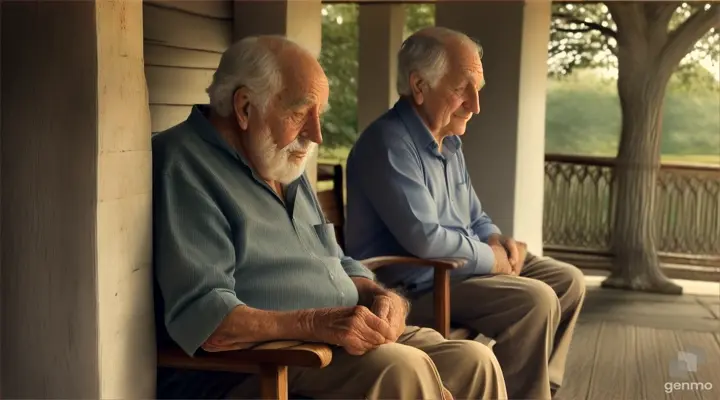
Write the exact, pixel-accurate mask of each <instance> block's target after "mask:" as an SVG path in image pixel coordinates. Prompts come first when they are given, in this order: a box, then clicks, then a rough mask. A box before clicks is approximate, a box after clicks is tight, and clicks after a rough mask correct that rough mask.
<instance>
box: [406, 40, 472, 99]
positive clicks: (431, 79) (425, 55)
mask: <svg viewBox="0 0 720 400" xmlns="http://www.w3.org/2000/svg"><path fill="white" fill-rule="evenodd" d="M451 38H456V39H460V40H461V41H462V42H464V43H465V44H467V45H470V46H472V47H474V48H476V49H477V51H478V54H480V58H482V53H483V49H482V46H480V44H479V43H477V42H476V41H474V40H473V39H471V38H470V37H468V36H467V35H465V34H464V33H462V32H458V31H454V30H452V29H448V28H443V27H439V26H436V27H433V28H426V29H423V30H420V31H418V32H415V33H413V34H412V35H410V36H409V37H408V38H407V39H405V41H404V42H403V44H402V46H401V47H400V51H399V52H398V73H397V83H396V88H397V92H398V95H400V96H410V95H412V88H411V87H410V75H411V74H412V73H413V72H417V73H418V74H420V76H421V77H422V79H424V80H426V81H427V82H428V83H429V84H430V86H431V87H432V86H435V85H436V84H437V83H438V81H439V80H440V79H441V78H442V77H443V76H444V75H445V73H446V72H447V52H446V43H447V40H448V39H451Z"/></svg>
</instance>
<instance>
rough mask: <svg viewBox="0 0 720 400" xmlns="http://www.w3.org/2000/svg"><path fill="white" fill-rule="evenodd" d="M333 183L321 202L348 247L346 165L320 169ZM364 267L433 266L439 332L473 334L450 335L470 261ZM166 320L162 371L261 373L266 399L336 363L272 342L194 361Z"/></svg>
mask: <svg viewBox="0 0 720 400" xmlns="http://www.w3.org/2000/svg"><path fill="white" fill-rule="evenodd" d="M328 180H330V181H332V182H333V189H331V190H325V191H321V192H319V193H318V198H319V200H320V204H321V206H322V208H323V211H324V212H325V214H326V218H328V220H330V222H332V223H333V224H335V230H336V233H337V239H338V241H339V244H340V246H341V247H343V248H344V244H345V241H344V229H343V228H344V225H345V208H344V200H343V198H344V196H343V174H342V166H340V165H322V164H321V165H319V166H318V181H319V182H321V181H322V182H326V181H328ZM360 262H362V263H363V264H364V265H365V266H366V267H367V268H368V269H370V270H371V271H375V270H377V269H378V268H382V267H385V266H389V265H394V264H408V265H413V266H429V267H433V268H434V269H435V275H434V279H435V282H434V283H435V289H434V296H435V300H434V312H435V324H434V328H435V329H436V330H437V331H438V332H440V333H441V334H442V335H443V336H444V337H447V338H467V337H468V336H469V334H470V332H469V331H468V330H466V329H455V330H453V331H451V330H450V271H451V270H453V269H455V268H460V267H462V266H463V265H465V263H466V261H465V260H462V259H447V260H424V259H420V258H415V257H404V256H384V257H374V258H370V259H367V260H361V261H360ZM159 293H160V292H159V290H158V289H157V287H156V288H155V295H156V298H155V301H156V304H161V303H160V302H159V300H160V299H159V297H158V296H159ZM162 315H163V313H162V310H157V311H156V329H157V330H158V339H157V347H158V349H157V351H158V356H157V364H158V367H166V368H177V369H189V370H201V371H223V372H236V373H255V374H259V375H260V389H261V397H262V398H263V399H278V400H287V399H288V396H289V393H288V380H287V373H288V367H306V368H324V367H326V366H327V365H329V364H330V362H331V361H332V350H331V349H330V347H329V346H328V345H325V344H320V343H299V342H270V343H265V344H262V345H259V346H255V347H253V348H252V349H249V350H235V351H225V352H217V353H208V352H204V351H198V354H196V355H195V356H194V357H190V356H188V355H187V354H185V352H184V351H183V350H182V349H181V348H180V347H179V346H178V345H177V344H175V343H174V342H173V341H172V340H171V339H170V338H169V337H168V335H167V333H166V331H165V329H164V323H163V321H162Z"/></svg>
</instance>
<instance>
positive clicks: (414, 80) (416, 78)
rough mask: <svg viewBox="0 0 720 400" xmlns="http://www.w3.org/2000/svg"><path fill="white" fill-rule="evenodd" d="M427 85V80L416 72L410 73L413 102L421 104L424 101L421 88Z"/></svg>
mask: <svg viewBox="0 0 720 400" xmlns="http://www.w3.org/2000/svg"><path fill="white" fill-rule="evenodd" d="M426 86H427V82H426V81H425V80H424V79H423V78H422V77H421V76H420V74H418V73H417V72H412V73H411V74H410V91H411V92H412V97H413V100H415V104H418V105H420V104H422V103H423V102H424V101H425V93H424V92H423V90H424V89H425V87H426Z"/></svg>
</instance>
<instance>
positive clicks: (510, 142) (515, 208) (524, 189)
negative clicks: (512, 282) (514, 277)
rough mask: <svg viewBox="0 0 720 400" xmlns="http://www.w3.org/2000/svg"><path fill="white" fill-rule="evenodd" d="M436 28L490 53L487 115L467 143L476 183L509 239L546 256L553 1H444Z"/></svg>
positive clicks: (484, 99)
mask: <svg viewBox="0 0 720 400" xmlns="http://www.w3.org/2000/svg"><path fill="white" fill-rule="evenodd" d="M435 23H436V25H437V26H443V27H447V28H451V29H456V30H459V31H462V32H464V33H466V34H468V35H469V36H471V37H473V38H475V39H478V40H479V41H480V43H481V44H482V46H483V48H484V57H483V66H484V69H485V79H486V81H487V85H486V87H485V89H483V91H482V92H481V94H480V108H481V112H480V115H478V116H475V117H474V118H473V119H472V120H471V121H470V124H469V125H468V129H467V132H466V133H465V136H463V150H464V153H465V158H466V160H467V163H468V169H469V172H470V177H471V179H472V183H473V186H474V187H475V190H476V191H477V193H478V196H479V197H480V200H481V201H482V203H483V205H484V207H485V208H486V210H487V212H488V213H489V214H490V216H491V217H492V218H493V219H494V221H495V222H496V223H497V224H498V225H499V226H500V228H501V229H502V230H503V232H504V233H506V234H509V235H512V236H514V237H516V238H518V239H519V240H522V241H525V242H527V243H528V248H529V249H530V251H532V252H533V253H536V254H541V252H542V215H543V196H544V192H543V184H544V157H545V99H546V83H547V43H548V40H549V35H550V1H549V0H532V1H525V2H522V1H504V2H497V1H496V2H466V1H447V2H446V1H443V2H438V3H436V16H435Z"/></svg>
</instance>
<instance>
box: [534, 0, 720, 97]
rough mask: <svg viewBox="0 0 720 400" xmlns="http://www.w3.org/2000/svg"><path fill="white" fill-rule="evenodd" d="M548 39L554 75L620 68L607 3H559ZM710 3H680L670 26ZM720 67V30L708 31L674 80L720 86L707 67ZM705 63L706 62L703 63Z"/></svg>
mask: <svg viewBox="0 0 720 400" xmlns="http://www.w3.org/2000/svg"><path fill="white" fill-rule="evenodd" d="M552 7H553V8H552V25H551V28H550V42H549V43H548V69H549V73H550V75H552V76H556V77H559V76H565V75H567V74H570V73H572V71H573V70H576V69H585V68H603V69H610V70H615V69H616V68H617V56H616V54H617V41H616V40H615V38H614V32H615V31H616V30H617V26H616V24H615V21H614V20H613V18H612V16H611V14H610V13H609V12H608V8H607V6H606V5H605V4H603V3H584V2H580V3H555V4H553V6H552ZM706 7H709V4H707V3H703V2H693V3H678V5H677V7H676V8H675V10H674V12H673V14H672V17H671V18H670V22H669V24H668V27H669V29H675V28H677V27H678V26H679V25H680V24H682V23H683V22H684V21H685V20H687V19H688V18H689V17H690V16H691V15H692V14H694V13H695V12H696V11H698V10H701V9H704V8H706ZM710 60H712V61H714V68H720V66H718V63H719V62H720V32H718V31H717V30H716V29H711V30H710V31H708V32H707V33H706V34H705V35H704V36H703V37H702V38H701V39H700V40H699V41H698V42H697V43H696V44H695V46H694V48H693V50H692V51H691V52H690V53H688V54H687V55H686V56H685V57H684V58H683V60H682V61H681V62H680V65H679V66H678V69H677V71H676V72H675V74H674V76H673V79H672V81H671V87H672V86H677V87H682V88H685V89H690V90H693V91H694V90H708V89H711V90H714V91H718V90H720V85H718V81H717V80H716V79H715V78H714V77H713V75H712V74H711V73H710V72H709V71H708V69H707V66H708V65H707V63H708V61H710ZM703 63H706V65H705V66H703Z"/></svg>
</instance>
